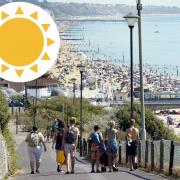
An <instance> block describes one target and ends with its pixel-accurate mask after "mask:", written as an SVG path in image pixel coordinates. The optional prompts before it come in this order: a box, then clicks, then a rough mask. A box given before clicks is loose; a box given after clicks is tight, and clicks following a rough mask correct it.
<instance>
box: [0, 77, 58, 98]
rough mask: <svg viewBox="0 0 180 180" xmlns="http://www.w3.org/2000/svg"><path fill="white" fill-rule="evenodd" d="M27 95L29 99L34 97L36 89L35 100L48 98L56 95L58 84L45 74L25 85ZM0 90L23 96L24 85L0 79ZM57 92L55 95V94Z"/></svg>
mask: <svg viewBox="0 0 180 180" xmlns="http://www.w3.org/2000/svg"><path fill="white" fill-rule="evenodd" d="M26 87H27V94H28V96H29V97H36V89H37V98H43V97H49V96H51V95H53V93H54V95H55V94H56V95H58V89H59V87H60V83H59V81H58V80H56V79H55V78H52V77H51V76H50V75H49V74H45V75H43V76H41V77H40V78H38V79H37V80H33V81H30V82H27V83H26ZM0 88H1V89H3V90H6V91H8V89H14V90H15V92H18V93H22V94H24V92H25V83H15V82H9V81H6V80H4V79H0ZM55 92H57V93H55Z"/></svg>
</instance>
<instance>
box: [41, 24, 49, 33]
mask: <svg viewBox="0 0 180 180" xmlns="http://www.w3.org/2000/svg"><path fill="white" fill-rule="evenodd" d="M49 26H50V24H42V27H43V29H44V30H45V31H47V30H48V29H49Z"/></svg>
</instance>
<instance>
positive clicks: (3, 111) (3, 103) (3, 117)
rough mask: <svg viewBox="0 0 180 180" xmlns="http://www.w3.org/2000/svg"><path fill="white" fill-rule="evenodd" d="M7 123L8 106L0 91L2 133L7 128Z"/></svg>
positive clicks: (0, 124) (0, 126)
mask: <svg viewBox="0 0 180 180" xmlns="http://www.w3.org/2000/svg"><path fill="white" fill-rule="evenodd" d="M8 122H9V113H8V105H7V102H6V98H5V96H4V94H3V93H2V92H1V91H0V128H1V129H2V131H3V130H4V129H5V128H6V127H7V125H8Z"/></svg>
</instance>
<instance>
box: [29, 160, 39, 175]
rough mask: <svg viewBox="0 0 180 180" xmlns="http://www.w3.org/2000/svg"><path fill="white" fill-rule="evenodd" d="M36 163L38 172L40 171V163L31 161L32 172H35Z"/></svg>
mask: <svg viewBox="0 0 180 180" xmlns="http://www.w3.org/2000/svg"><path fill="white" fill-rule="evenodd" d="M35 163H36V171H37V170H38V169H39V167H40V162H39V161H30V167H31V172H34V166H35Z"/></svg>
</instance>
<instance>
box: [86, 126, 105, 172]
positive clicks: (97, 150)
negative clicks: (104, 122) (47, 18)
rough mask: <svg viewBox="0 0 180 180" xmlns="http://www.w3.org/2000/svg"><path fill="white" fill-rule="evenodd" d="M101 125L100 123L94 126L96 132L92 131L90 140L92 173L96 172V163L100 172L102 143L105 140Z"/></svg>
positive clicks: (97, 170)
mask: <svg viewBox="0 0 180 180" xmlns="http://www.w3.org/2000/svg"><path fill="white" fill-rule="evenodd" d="M99 130H100V127H99V126H98V125H95V126H94V132H93V133H91V135H90V137H89V141H90V142H91V143H90V144H91V165H92V170H91V173H95V170H94V166H95V165H96V172H97V173H99V172H100V170H99V163H100V157H101V144H102V141H103V137H102V134H101V133H100V131H99Z"/></svg>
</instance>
